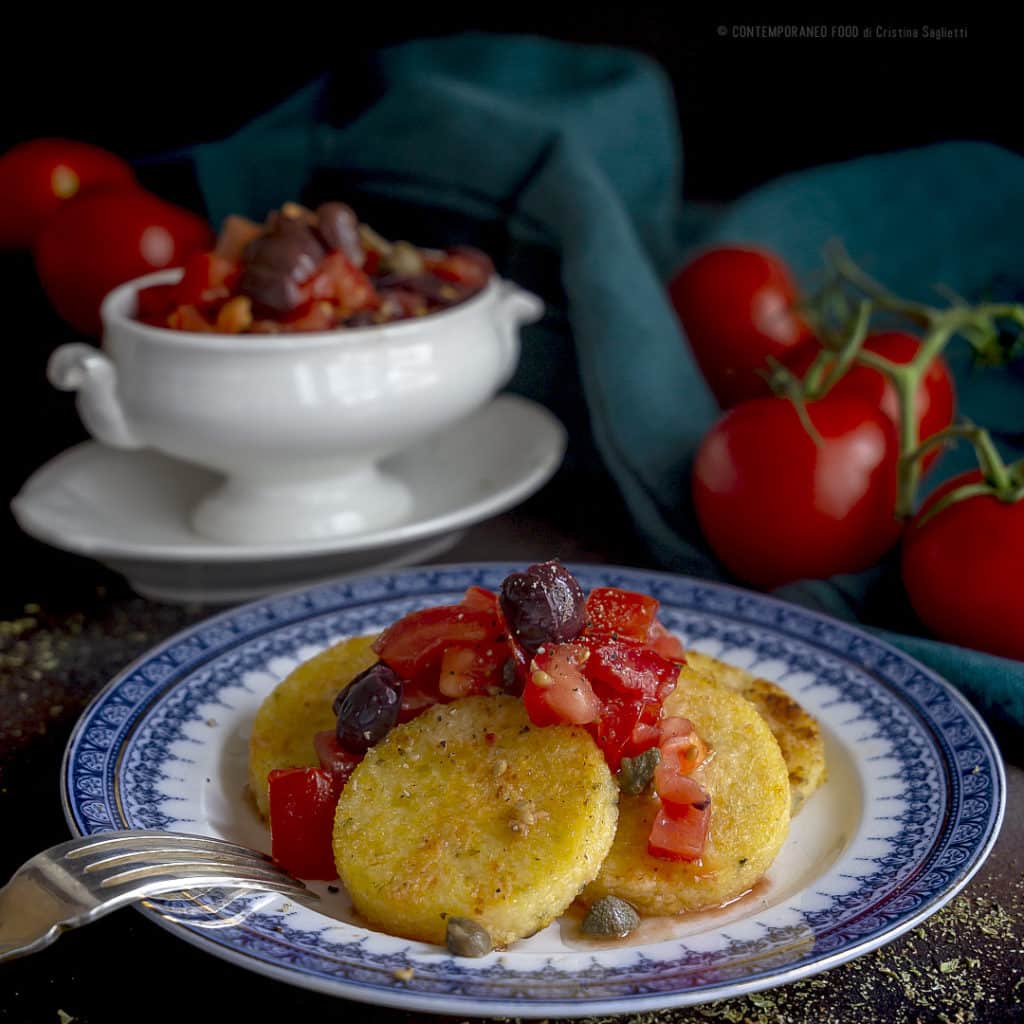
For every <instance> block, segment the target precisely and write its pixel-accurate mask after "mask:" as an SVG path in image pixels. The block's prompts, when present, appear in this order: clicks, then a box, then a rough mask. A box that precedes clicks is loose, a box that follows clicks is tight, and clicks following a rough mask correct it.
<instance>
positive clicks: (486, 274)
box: [426, 245, 494, 290]
mask: <svg viewBox="0 0 1024 1024" xmlns="http://www.w3.org/2000/svg"><path fill="white" fill-rule="evenodd" d="M426 263H427V266H428V268H429V270H430V271H431V273H433V274H434V275H435V276H436V277H439V278H441V280H442V281H451V282H452V283H454V284H459V285H463V286H465V287H466V288H472V289H474V290H477V289H480V288H483V286H484V285H485V284H487V282H488V280H489V279H490V277H491V275H492V274H493V273H494V264H493V263H492V262H491V258H490V257H489V256H488V255H487V254H486V253H484V252H481V251H480V250H479V249H473V248H471V247H470V246H468V245H466V246H457V247H455V248H453V249H449V250H448V251H447V252H446V253H445V254H444V255H443V256H442V257H441V258H440V259H429V260H427V261H426Z"/></svg>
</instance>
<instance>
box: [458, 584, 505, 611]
mask: <svg viewBox="0 0 1024 1024" xmlns="http://www.w3.org/2000/svg"><path fill="white" fill-rule="evenodd" d="M462 606H463V608H470V609H471V610H473V611H475V612H490V613H491V614H492V615H494V616H495V617H498V616H500V615H501V608H500V606H499V605H498V595H497V594H496V593H495V592H494V591H493V590H488V589H487V588H486V587H477V586H472V587H470V588H469V589H468V590H467V591H466V593H465V595H464V596H463V598H462Z"/></svg>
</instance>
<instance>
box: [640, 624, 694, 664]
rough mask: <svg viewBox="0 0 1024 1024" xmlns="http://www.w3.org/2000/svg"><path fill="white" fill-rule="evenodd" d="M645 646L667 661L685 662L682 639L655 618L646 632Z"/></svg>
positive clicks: (684, 649)
mask: <svg viewBox="0 0 1024 1024" xmlns="http://www.w3.org/2000/svg"><path fill="white" fill-rule="evenodd" d="M647 646H648V647H650V648H651V649H652V650H654V651H657V652H658V653H659V654H660V655H661V656H662V657H663V658H665V659H667V660H668V661H675V662H677V663H678V664H680V665H685V664H686V648H685V647H683V642H682V640H680V639H679V637H677V636H676V635H675V634H674V633H670V632H669V631H668V630H667V629H666V628H665V627H664V626H663V625H662V624H661V623H660V622H659V621H658V620H657V619H655V620H654V622H652V623H651V628H650V630H648V632H647Z"/></svg>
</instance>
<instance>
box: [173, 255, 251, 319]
mask: <svg viewBox="0 0 1024 1024" xmlns="http://www.w3.org/2000/svg"><path fill="white" fill-rule="evenodd" d="M241 274H242V269H241V267H240V266H239V265H238V264H237V263H235V262H233V261H232V260H227V259H224V257H223V256H218V255H217V254H216V253H215V252H197V253H196V254H195V255H193V256H192V257H190V259H189V260H188V262H187V263H186V264H185V276H184V277H182V279H181V280H180V281H179V282H178V283H177V284H176V285H175V286H174V299H175V302H176V304H177V305H179V306H198V307H199V308H200V309H202V308H203V307H204V306H212V305H213V304H214V303H217V302H222V301H223V300H224V299H227V298H229V297H230V295H231V292H232V289H233V288H234V286H235V284H236V283H237V282H238V279H239V278H240V277H241Z"/></svg>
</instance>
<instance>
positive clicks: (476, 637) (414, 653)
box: [373, 604, 496, 679]
mask: <svg viewBox="0 0 1024 1024" xmlns="http://www.w3.org/2000/svg"><path fill="white" fill-rule="evenodd" d="M495 631H496V622H495V619H494V616H493V615H491V614H490V613H489V612H485V611H478V610H474V609H472V608H466V607H465V606H464V605H458V604H451V605H438V606H436V607H434V608H424V609H422V610H421V611H418V612H410V613H409V614H408V615H405V616H403V617H402V618H401V619H399V620H398V621H397V622H395V623H392V624H391V625H390V626H388V628H387V629H385V630H384V632H383V633H381V635H380V636H379V637H377V639H376V640H374V642H373V649H374V650H375V651H376V652H377V654H378V655H379V656H380V660H381V661H383V662H385V663H386V664H387V665H389V666H390V667H391V668H393V669H394V670H395V671H396V672H397V673H398V674H399V675H400V676H401V677H402V678H403V679H418V678H421V677H424V676H428V675H430V674H432V673H433V674H434V675H435V677H436V674H437V672H438V671H439V670H440V667H441V658H442V657H443V655H444V649H445V648H446V647H477V646H479V645H482V644H486V643H487V642H488V640H490V639H492V638H494V637H495Z"/></svg>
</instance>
